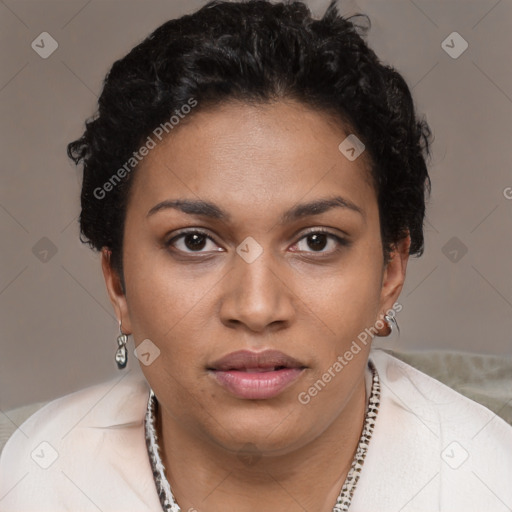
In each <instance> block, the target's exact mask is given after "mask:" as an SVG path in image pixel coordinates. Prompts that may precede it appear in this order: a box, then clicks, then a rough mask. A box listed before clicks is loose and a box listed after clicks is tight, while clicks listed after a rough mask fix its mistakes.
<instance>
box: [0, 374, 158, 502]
mask: <svg viewBox="0 0 512 512" xmlns="http://www.w3.org/2000/svg"><path fill="white" fill-rule="evenodd" d="M148 394H149V385H148V383H147V382H146V380H145V378H144V376H143V375H141V374H140V373H137V372H135V371H133V370H131V371H129V372H127V373H126V374H124V375H123V376H121V377H118V378H115V379H112V380H109V381H106V382H102V383H100V384H96V385H94V386H90V387H87V388H84V389H81V390H79V391H76V392H74V393H70V394H68V395H65V396H63V397H60V398H57V399H55V400H53V401H51V402H49V403H48V404H46V405H45V406H44V407H42V408H41V409H39V410H38V411H37V412H36V413H35V414H33V415H32V416H30V417H29V418H28V419H27V420H26V421H25V422H24V423H22V424H21V425H20V426H19V428H18V429H17V430H16V431H15V432H14V434H13V435H12V436H11V437H10V438H9V439H8V441H7V443H6V444H5V446H4V449H3V451H2V453H1V455H0V498H2V497H5V498H4V499H2V502H1V503H2V507H8V504H9V503H12V508H1V507H0V508H1V509H2V511H3V510H16V509H18V510H19V509H20V507H27V508H24V510H30V509H37V508H36V507H35V505H36V504H39V505H41V504H43V503H44V504H45V506H48V507H56V508H54V510H57V509H58V506H59V505H63V504H64V503H66V504H67V503H69V502H70V501H73V500H68V501H66V500H67V498H66V493H65V492H63V491H62V489H64V488H67V489H68V491H69V493H71V494H77V493H78V488H80V485H79V484H77V482H78V481H80V479H82V478H84V481H85V475H86V474H88V476H87V486H88V485H91V484H92V482H93V481H94V479H95V478H97V479H98V485H100V486H101V485H102V483H101V480H102V479H103V481H104V482H106V481H108V480H109V478H112V479H113V480H115V479H116V475H115V469H114V467H113V465H112V464H113V461H114V459H115V457H117V458H118V459H119V460H123V457H124V459H125V460H126V459H130V462H135V459H137V460H139V459H140V460H142V462H144V456H145V453H144V448H145V446H144V437H143V422H144V414H145V409H146V405H147V399H148ZM114 456H115V457H114ZM117 462H118V461H115V463H117ZM135 466H137V464H135ZM138 467H139V469H140V465H139V466H138ZM89 475H92V476H89ZM113 480H112V482H113ZM71 482H74V483H75V484H77V485H73V483H71ZM125 485H126V484H125ZM77 486H78V487H77ZM57 489H59V492H58V493H57ZM82 494H83V493H82ZM77 499H79V500H80V499H84V496H83V495H82V497H81V498H80V497H78V495H77ZM101 499H102V497H101V496H99V497H98V500H101ZM73 503H75V504H76V503H78V502H77V501H73ZM89 505H90V503H89ZM31 507H33V508H31ZM84 509H86V510H88V508H87V507H85V508H84ZM39 510H42V509H39ZM66 510H67V509H66Z"/></svg>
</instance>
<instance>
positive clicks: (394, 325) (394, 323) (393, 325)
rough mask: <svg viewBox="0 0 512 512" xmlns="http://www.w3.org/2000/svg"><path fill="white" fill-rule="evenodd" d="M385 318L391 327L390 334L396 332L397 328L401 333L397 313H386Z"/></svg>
mask: <svg viewBox="0 0 512 512" xmlns="http://www.w3.org/2000/svg"><path fill="white" fill-rule="evenodd" d="M384 320H386V322H387V323H388V325H389V328H390V331H389V334H388V336H389V335H390V334H391V333H393V332H395V330H396V331H397V332H398V334H400V327H398V322H397V321H396V318H395V315H393V316H391V315H385V316H384Z"/></svg>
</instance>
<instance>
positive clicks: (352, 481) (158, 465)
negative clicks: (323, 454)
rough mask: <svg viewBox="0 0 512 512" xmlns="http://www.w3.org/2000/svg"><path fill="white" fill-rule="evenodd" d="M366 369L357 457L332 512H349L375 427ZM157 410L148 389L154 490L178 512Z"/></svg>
mask: <svg viewBox="0 0 512 512" xmlns="http://www.w3.org/2000/svg"><path fill="white" fill-rule="evenodd" d="M368 367H369V368H370V370H371V372H372V386H371V393H370V398H369V400H368V407H367V409H366V414H365V418H364V426H363V431H362V433H361V437H360V438H359V443H358V445H357V449H356V454H355V456H354V458H353V460H352V465H351V466H350V469H349V472H348V474H347V478H346V479H345V483H344V484H343V487H342V488H341V491H340V494H339V495H338V498H337V500H336V504H335V505H334V507H333V509H332V512H346V511H347V510H348V509H349V507H350V503H351V502H352V497H353V495H354V491H355V489H356V485H357V482H358V481H359V475H360V474H361V469H362V468H363V463H364V459H365V457H366V452H367V451H368V445H369V443H370V439H371V437H372V433H373V429H374V427H375V420H376V418H377V413H378V410H379V404H380V380H379V374H378V373H377V369H376V368H375V365H374V364H373V363H372V362H371V361H368ZM157 410H158V401H157V399H156V396H155V394H154V392H153V390H152V389H151V388H150V390H149V399H148V405H147V409H146V417H145V420H144V432H145V436H146V447H147V449H148V455H149V460H150V462H151V469H152V472H153V478H154V480H155V485H156V490H157V492H158V497H159V498H160V503H161V505H162V510H163V511H164V512H181V509H180V507H179V505H178V504H177V503H176V499H175V498H174V495H173V493H172V490H171V486H170V484H169V482H168V480H167V478H166V476H165V467H164V465H163V463H162V459H161V457H160V446H159V445H158V436H157V433H156V428H155V424H156V413H157Z"/></svg>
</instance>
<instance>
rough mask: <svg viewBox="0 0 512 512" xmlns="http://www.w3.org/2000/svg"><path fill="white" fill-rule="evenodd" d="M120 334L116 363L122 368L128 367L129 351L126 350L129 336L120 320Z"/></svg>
mask: <svg viewBox="0 0 512 512" xmlns="http://www.w3.org/2000/svg"><path fill="white" fill-rule="evenodd" d="M119 333H120V334H119V336H118V337H117V350H116V357H115V359H116V363H117V367H118V369H119V370H122V369H123V368H125V367H126V363H127V361H128V351H127V350H126V342H127V341H128V336H127V335H126V334H124V332H123V330H122V328H121V322H119Z"/></svg>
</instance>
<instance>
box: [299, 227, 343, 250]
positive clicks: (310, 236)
mask: <svg viewBox="0 0 512 512" xmlns="http://www.w3.org/2000/svg"><path fill="white" fill-rule="evenodd" d="M302 242H305V243H304V244H303V246H304V245H305V246H306V248H305V249H301V248H300V247H299V246H300V244H301V243H302ZM329 242H331V244H330V245H331V247H332V250H327V251H324V250H323V249H324V248H325V247H328V246H329ZM295 245H296V246H297V247H299V249H298V250H299V251H305V252H311V251H308V250H307V247H309V248H310V249H313V251H312V252H327V253H329V252H335V251H336V250H337V249H338V248H339V246H340V245H346V242H345V240H343V239H342V238H340V237H339V236H336V235H333V234H332V233H326V232H324V231H313V232H310V233H307V234H306V235H305V236H303V237H302V238H301V239H300V240H299V241H298V242H297V243H296V244H295Z"/></svg>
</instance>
